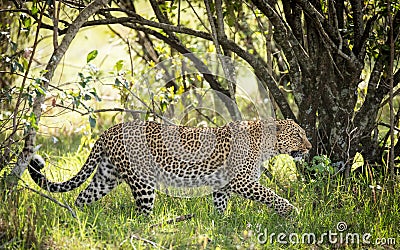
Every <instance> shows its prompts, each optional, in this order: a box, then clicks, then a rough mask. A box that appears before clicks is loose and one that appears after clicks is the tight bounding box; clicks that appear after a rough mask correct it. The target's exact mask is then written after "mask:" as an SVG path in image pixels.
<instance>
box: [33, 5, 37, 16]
mask: <svg viewBox="0 0 400 250" xmlns="http://www.w3.org/2000/svg"><path fill="white" fill-rule="evenodd" d="M31 12H32V16H35V15H36V14H37V13H38V12H39V9H38V8H37V7H36V6H35V5H33V6H32V9H31Z"/></svg>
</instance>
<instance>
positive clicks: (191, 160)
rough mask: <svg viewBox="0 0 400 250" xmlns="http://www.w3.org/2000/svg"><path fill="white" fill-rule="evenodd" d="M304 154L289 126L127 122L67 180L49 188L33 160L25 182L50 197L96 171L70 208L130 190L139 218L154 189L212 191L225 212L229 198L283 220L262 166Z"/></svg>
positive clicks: (285, 207) (301, 137)
mask: <svg viewBox="0 0 400 250" xmlns="http://www.w3.org/2000/svg"><path fill="white" fill-rule="evenodd" d="M310 148H311V144H310V142H309V141H308V140H307V138H306V134H305V132H304V130H303V129H302V128H301V127H300V126H299V125H298V124H296V123H295V122H294V121H292V120H267V121H261V120H258V121H237V122H231V123H228V124H227V125H226V126H223V127H218V128H193V127H184V126H169V125H161V124H158V123H155V122H147V121H133V122H128V123H121V124H118V125H115V126H113V127H111V128H110V129H108V130H107V131H105V132H104V133H103V134H102V135H101V136H100V138H99V139H98V140H97V141H96V143H95V145H94V147H93V149H92V150H91V152H90V155H89V157H88V159H87V160H86V162H85V164H84V165H83V167H82V168H81V170H80V171H79V172H78V173H77V174H76V175H75V176H74V177H73V178H71V179H70V180H68V181H65V182H60V183H58V182H52V181H50V180H48V179H47V178H46V177H45V176H44V175H43V174H42V173H41V172H40V170H41V169H42V168H43V167H44V161H43V159H41V157H40V156H38V155H35V156H34V157H33V159H32V161H31V163H30V167H29V173H30V175H31V177H32V179H33V180H34V181H35V182H36V183H37V184H38V185H39V186H40V187H42V188H43V189H46V190H48V191H50V192H67V191H70V190H73V189H75V188H77V187H79V186H80V185H81V184H83V183H84V182H85V181H86V180H87V179H88V178H89V176H90V175H91V174H92V173H93V172H94V171H95V170H96V172H95V174H94V176H93V179H92V181H91V182H90V184H89V186H88V187H87V188H86V189H85V190H83V191H82V192H81V193H80V194H79V196H78V198H77V199H76V202H75V204H76V205H77V206H82V205H85V204H90V203H92V202H94V201H96V200H98V199H100V198H102V197H103V196H105V195H106V194H107V193H109V192H110V191H111V190H113V189H114V188H115V187H116V186H117V185H118V184H119V183H120V182H121V181H125V182H126V183H127V184H128V185H129V186H130V188H131V190H132V194H133V197H134V199H135V203H136V209H137V210H138V212H140V213H144V214H149V213H150V212H151V211H152V209H153V204H154V198H155V190H156V189H158V188H159V187H160V185H166V186H175V187H196V186H201V185H208V186H211V187H212V188H213V190H214V191H213V201H214V205H215V207H216V209H217V210H218V211H219V212H224V211H225V209H226V207H227V201H228V199H229V196H230V194H231V193H236V194H239V195H241V196H243V197H245V198H248V199H251V200H255V201H259V202H262V203H264V204H266V205H268V206H269V207H272V208H273V209H274V210H275V211H276V212H277V213H278V214H279V215H282V216H285V215H287V214H289V213H291V212H292V211H293V210H294V206H293V205H291V204H290V203H289V202H288V201H287V200H286V199H284V198H282V197H280V196H278V195H277V194H275V192H274V191H272V190H271V189H269V188H266V187H264V186H262V185H260V183H259V182H258V179H259V177H260V175H261V170H260V169H261V168H260V167H261V164H262V162H263V161H264V160H266V159H268V158H270V157H272V156H275V155H278V154H291V155H293V156H299V155H301V154H305V153H307V152H308V150H309V149H310Z"/></svg>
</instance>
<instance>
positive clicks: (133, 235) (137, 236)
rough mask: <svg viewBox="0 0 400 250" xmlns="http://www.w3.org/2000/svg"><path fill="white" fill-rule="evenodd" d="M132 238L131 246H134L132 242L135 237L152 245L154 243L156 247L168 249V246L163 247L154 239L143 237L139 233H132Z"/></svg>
mask: <svg viewBox="0 0 400 250" xmlns="http://www.w3.org/2000/svg"><path fill="white" fill-rule="evenodd" d="M130 238H131V239H130V243H131V246H132V247H133V243H132V242H133V239H135V240H140V241H143V242H144V243H147V244H150V245H152V246H153V247H155V248H161V249H167V248H165V247H163V246H160V245H158V244H157V243H155V242H154V241H151V240H148V239H145V238H142V237H140V236H139V235H137V234H132V235H131V237H130ZM123 242H124V241H123ZM123 242H122V243H123ZM122 243H121V244H122Z"/></svg>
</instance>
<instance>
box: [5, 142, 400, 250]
mask: <svg viewBox="0 0 400 250" xmlns="http://www.w3.org/2000/svg"><path fill="white" fill-rule="evenodd" d="M80 140H81V139H80V138H79V137H73V138H72V139H71V141H72V142H71V143H69V144H68V145H67V146H66V147H67V148H68V149H67V150H64V151H63V150H62V145H65V141H66V139H64V141H63V140H62V142H60V143H59V144H57V145H50V144H44V145H43V147H42V149H41V152H43V153H44V155H46V156H47V157H48V159H47V160H49V161H50V167H48V168H46V169H45V170H46V171H45V173H46V175H47V176H48V177H49V178H52V179H54V180H65V179H67V178H70V177H71V176H72V175H74V174H75V173H76V172H77V171H78V170H79V168H80V167H81V165H82V164H83V162H84V161H85V159H86V156H87V154H88V151H87V150H86V149H84V150H79V151H78V148H79V145H80ZM42 143H45V141H42ZM58 145H60V146H58ZM66 151H69V152H71V153H66ZM76 152H78V153H76ZM284 163H285V164H287V159H284V160H280V161H276V164H278V166H277V167H278V168H281V167H282V166H281V165H280V164H284ZM71 169H72V170H71ZM50 170H51V171H50ZM281 178H282V177H281ZM23 180H24V181H25V182H26V183H27V184H29V186H30V187H32V188H35V189H37V190H39V188H38V187H37V186H36V185H35V184H34V183H33V182H32V181H31V180H30V177H29V175H28V174H27V173H25V174H24V176H23ZM261 181H262V182H263V184H264V185H266V186H268V187H271V188H273V189H275V190H277V193H279V194H280V195H282V196H284V197H286V198H288V199H289V200H290V201H291V202H292V203H293V204H295V205H296V206H297V207H298V208H300V214H299V215H298V216H297V217H294V218H281V217H279V216H278V215H277V214H275V213H274V212H273V210H271V209H269V208H267V207H266V206H265V205H262V204H259V203H256V202H252V201H249V200H246V199H243V198H241V197H237V196H234V197H232V198H231V200H230V203H229V206H228V210H227V213H226V214H225V215H219V214H218V213H216V212H215V211H214V209H213V206H212V201H211V197H209V196H207V197H200V198H192V199H183V198H174V197H169V196H166V195H164V194H162V193H158V194H157V198H156V203H155V208H154V212H153V214H152V215H151V216H149V217H144V216H140V215H137V214H136V213H135V212H134V202H133V200H132V195H131V192H130V190H129V188H128V186H127V185H126V184H122V185H120V186H119V187H118V188H116V189H115V190H113V191H112V193H110V194H109V195H107V196H106V197H104V198H103V199H101V200H100V201H98V202H96V203H94V204H93V205H90V206H87V207H85V208H83V209H82V210H79V209H76V208H75V207H74V206H72V204H73V202H74V200H75V198H76V197H77V195H78V193H79V191H81V190H82V189H83V188H84V187H80V188H79V189H78V190H74V191H71V192H68V193H64V194H50V195H51V196H52V197H54V198H55V199H57V200H58V201H61V202H66V203H68V204H70V205H71V206H72V208H73V209H74V211H75V212H76V215H77V218H74V217H73V216H72V215H71V213H70V212H69V211H68V210H67V209H65V208H62V207H60V206H59V205H57V204H55V203H53V202H52V201H50V200H48V199H46V198H44V197H42V196H40V195H38V194H36V193H34V192H32V191H29V190H27V189H25V188H23V187H22V185H21V187H20V188H19V189H17V190H13V191H12V192H11V193H10V192H7V193H4V192H1V193H2V194H1V196H2V197H1V200H2V203H1V205H0V249H2V248H5V249H26V248H33V249H149V248H153V246H152V245H151V244H150V243H149V242H146V241H147V240H148V241H151V242H153V243H155V244H157V247H156V248H167V249H170V248H172V249H249V248H253V249H263V248H269V249H286V248H289V249H309V248H310V247H311V248H314V249H332V248H334V249H337V248H349V249H352V248H363V249H366V248H370V249H377V248H378V249H379V248H381V249H397V248H398V247H399V244H400V238H399V235H400V232H399V228H400V227H399V225H400V208H399V206H400V205H399V200H400V195H399V194H398V190H399V188H398V187H396V191H397V192H395V194H393V195H392V194H390V192H389V191H388V190H387V189H385V185H384V184H383V182H380V179H379V178H375V179H374V180H371V179H370V178H366V177H364V176H358V177H352V179H351V181H350V184H348V185H344V181H343V180H342V179H341V178H337V177H336V178H329V176H327V177H325V178H321V179H318V180H316V181H312V182H310V183H305V182H302V181H292V182H291V183H290V184H291V186H290V191H292V195H290V194H289V193H290V192H288V193H284V192H283V191H282V190H279V188H277V187H276V185H275V182H274V181H271V180H269V179H267V178H266V177H265V176H263V177H262V180H261ZM376 183H379V184H380V185H381V186H382V187H383V189H380V190H372V189H371V187H370V185H372V184H374V185H376ZM285 184H287V183H285ZM41 191H42V192H44V191H43V190H41ZM374 191H375V192H374ZM45 193H46V192H45ZM46 194H48V193H46ZM186 214H193V215H194V218H192V219H190V220H184V221H180V222H176V223H173V224H167V223H166V222H167V220H168V219H172V218H175V217H177V216H182V215H186ZM340 222H345V223H346V225H347V229H346V230H345V231H343V232H342V234H340V231H338V229H337V225H338V223H340ZM261 233H263V234H261ZM280 233H281V237H282V235H283V234H285V235H286V238H283V239H282V240H286V241H289V240H290V239H292V240H294V239H296V238H295V237H296V236H298V237H300V240H301V237H302V236H304V235H305V234H310V233H313V234H315V236H316V237H317V238H316V240H320V239H321V235H323V234H324V233H326V234H327V236H325V238H324V241H323V242H321V243H314V244H291V243H287V244H282V243H279V242H278V235H279V234H280ZM329 233H331V235H330V236H331V238H330V240H331V241H329V238H328V236H329ZM335 233H339V234H337V235H334V234H335ZM355 233H357V234H359V236H360V240H359V244H346V236H347V235H349V234H355ZM366 233H369V234H371V237H370V238H368V239H369V241H370V242H371V244H365V243H363V241H362V236H363V235H364V234H366ZM290 234H292V235H291V238H289V235H290ZM265 235H267V236H268V237H264V236H265ZM271 235H272V236H271ZM271 237H272V238H273V241H272V242H270V238H271ZM340 237H342V238H343V241H342V242H334V240H335V239H337V240H339V241H340ZM138 238H139V239H138ZM391 238H394V239H395V241H396V242H397V244H396V245H391V244H385V245H383V246H381V245H374V244H372V243H375V240H376V239H388V240H389V239H391ZM260 240H261V241H265V243H264V244H261V243H263V242H260Z"/></svg>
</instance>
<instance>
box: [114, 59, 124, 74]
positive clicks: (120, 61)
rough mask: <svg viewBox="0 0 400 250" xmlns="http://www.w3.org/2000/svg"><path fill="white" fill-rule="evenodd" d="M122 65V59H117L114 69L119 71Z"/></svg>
mask: <svg viewBox="0 0 400 250" xmlns="http://www.w3.org/2000/svg"><path fill="white" fill-rule="evenodd" d="M122 66H124V60H119V61H118V62H116V63H115V66H114V68H115V70H116V71H121V69H122Z"/></svg>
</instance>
